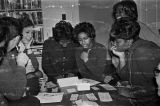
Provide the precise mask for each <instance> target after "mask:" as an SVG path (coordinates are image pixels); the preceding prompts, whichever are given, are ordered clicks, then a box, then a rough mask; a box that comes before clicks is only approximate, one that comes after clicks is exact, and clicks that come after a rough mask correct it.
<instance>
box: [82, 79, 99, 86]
mask: <svg viewBox="0 0 160 106" xmlns="http://www.w3.org/2000/svg"><path fill="white" fill-rule="evenodd" d="M81 81H82V83H83V82H84V83H89V84H90V86H93V85H97V84H99V83H100V82H99V81H95V80H92V79H87V78H83V79H81Z"/></svg>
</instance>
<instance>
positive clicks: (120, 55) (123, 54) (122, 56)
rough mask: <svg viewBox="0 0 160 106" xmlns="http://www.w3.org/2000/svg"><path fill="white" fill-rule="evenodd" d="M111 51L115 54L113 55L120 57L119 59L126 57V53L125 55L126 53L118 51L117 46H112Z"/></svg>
mask: <svg viewBox="0 0 160 106" xmlns="http://www.w3.org/2000/svg"><path fill="white" fill-rule="evenodd" d="M111 51H112V52H113V54H115V55H116V56H118V57H119V58H124V57H125V53H124V52H120V51H117V47H116V46H112V47H111Z"/></svg>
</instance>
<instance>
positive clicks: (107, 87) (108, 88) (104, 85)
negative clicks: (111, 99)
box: [99, 84, 117, 90]
mask: <svg viewBox="0 0 160 106" xmlns="http://www.w3.org/2000/svg"><path fill="white" fill-rule="evenodd" d="M99 85H100V86H102V87H103V88H104V89H105V90H117V89H116V88H115V87H113V86H111V85H110V84H99Z"/></svg>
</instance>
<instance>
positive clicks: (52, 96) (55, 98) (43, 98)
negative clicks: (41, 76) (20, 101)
mask: <svg viewBox="0 0 160 106" xmlns="http://www.w3.org/2000/svg"><path fill="white" fill-rule="evenodd" d="M63 94H64V93H63V92H62V93H39V94H38V95H37V96H36V97H37V98H38V99H39V100H40V103H55V102H61V101H62V99H63Z"/></svg>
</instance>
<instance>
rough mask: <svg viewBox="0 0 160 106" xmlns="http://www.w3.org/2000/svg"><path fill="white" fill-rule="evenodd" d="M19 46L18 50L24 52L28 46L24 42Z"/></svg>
mask: <svg viewBox="0 0 160 106" xmlns="http://www.w3.org/2000/svg"><path fill="white" fill-rule="evenodd" d="M18 47H19V50H18V52H24V50H25V49H26V47H25V46H24V44H23V43H22V42H19V44H18Z"/></svg>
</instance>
